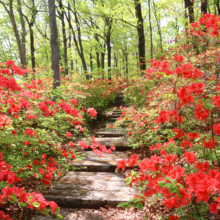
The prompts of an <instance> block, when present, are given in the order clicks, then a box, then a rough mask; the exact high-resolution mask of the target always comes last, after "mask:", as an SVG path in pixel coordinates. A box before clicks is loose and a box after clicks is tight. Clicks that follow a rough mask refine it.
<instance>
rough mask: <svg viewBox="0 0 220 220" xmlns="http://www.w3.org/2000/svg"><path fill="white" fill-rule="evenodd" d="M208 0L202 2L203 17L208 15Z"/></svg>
mask: <svg viewBox="0 0 220 220" xmlns="http://www.w3.org/2000/svg"><path fill="white" fill-rule="evenodd" d="M207 7H208V0H201V14H202V16H203V15H205V14H206V13H207Z"/></svg>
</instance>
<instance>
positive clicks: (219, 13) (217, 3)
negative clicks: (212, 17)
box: [216, 0, 220, 15]
mask: <svg viewBox="0 0 220 220" xmlns="http://www.w3.org/2000/svg"><path fill="white" fill-rule="evenodd" d="M216 7H217V9H218V15H220V6H219V0H217V1H216Z"/></svg>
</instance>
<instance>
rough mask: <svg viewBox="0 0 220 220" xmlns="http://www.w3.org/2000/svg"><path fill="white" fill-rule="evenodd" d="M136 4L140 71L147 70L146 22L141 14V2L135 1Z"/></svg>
mask: <svg viewBox="0 0 220 220" xmlns="http://www.w3.org/2000/svg"><path fill="white" fill-rule="evenodd" d="M134 4H135V14H136V18H137V31H138V53H139V62H140V70H145V69H146V63H145V36H144V25H143V23H144V21H143V17H142V12H141V3H140V1H139V0H134Z"/></svg>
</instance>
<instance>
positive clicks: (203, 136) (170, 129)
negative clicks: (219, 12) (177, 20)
mask: <svg viewBox="0 0 220 220" xmlns="http://www.w3.org/2000/svg"><path fill="white" fill-rule="evenodd" d="M219 21H220V18H219V17H218V16H215V15H210V14H206V15H205V16H204V17H202V18H201V19H200V20H199V23H195V24H192V25H191V26H192V28H191V29H190V30H189V31H190V33H191V34H192V35H194V36H196V37H198V40H201V38H203V39H204V38H205V40H206V41H208V42H210V44H208V46H210V47H206V48H205V50H204V48H198V49H199V51H200V50H201V51H202V49H203V51H202V52H203V54H199V55H195V54H194V56H192V54H190V55H189V54H188V53H186V51H187V50H188V49H189V48H187V49H186V50H184V48H181V52H182V54H183V55H185V56H180V55H177V54H172V53H171V54H169V56H168V57H169V59H168V57H167V59H166V57H164V58H162V59H161V60H158V61H156V60H152V61H151V62H152V67H151V68H149V69H148V70H147V73H146V78H147V79H148V80H152V81H153V82H154V85H155V87H154V88H153V89H150V90H149V89H148V88H147V86H145V85H143V86H142V87H141V88H142V94H146V96H145V97H143V98H142V101H141V102H142V103H144V102H145V106H144V107H140V108H137V109H134V108H130V109H126V108H125V109H123V112H122V116H123V117H121V123H124V124H127V126H128V131H127V135H128V137H130V140H131V142H132V143H133V146H134V147H140V146H142V147H147V148H149V149H150V151H151V153H152V155H153V156H151V157H150V158H145V159H142V160H140V159H139V157H138V156H137V155H132V156H131V158H128V159H127V160H126V159H124V160H121V161H119V162H118V166H117V169H122V170H124V169H125V167H126V166H128V167H134V166H135V165H138V166H139V169H140V171H139V172H134V171H132V172H131V174H130V176H129V177H127V178H126V181H127V185H130V186H133V185H137V184H138V185H139V186H140V187H142V189H143V190H142V193H141V194H139V195H137V196H136V197H135V198H133V199H132V200H131V201H130V202H128V203H125V204H122V205H123V206H124V207H130V206H131V205H134V206H135V207H138V208H142V207H143V203H144V201H145V199H146V198H150V197H152V196H155V195H157V196H158V198H160V199H162V200H163V202H164V206H165V207H166V208H167V209H168V210H169V211H170V216H169V219H217V218H218V216H219V213H220V187H219V186H220V160H219V157H220V153H219V152H220V148H219V146H220V145H219V144H220V136H219V135H220V122H219V115H220V109H219V108H220V104H219V103H220V94H219V91H220V89H219V70H220V69H219V68H218V62H219V55H218V54H219V51H218V49H215V50H213V49H212V45H213V42H215V41H217V40H218V39H216V37H218V36H219V28H220V26H219ZM215 39H216V40H215ZM193 43H194V42H193ZM196 46H198V45H195V44H194V45H192V47H191V48H193V47H196ZM178 50H180V48H179V47H178V48H177V49H176V51H178ZM173 51H175V50H172V52H173ZM178 54H180V51H179V53H178ZM208 54H210V56H209V57H208V56H207V55H208ZM204 57H206V59H204ZM201 58H203V59H201ZM199 60H200V63H199ZM143 82H144V80H143ZM145 82H146V80H145ZM146 85H147V84H146ZM131 92H133V89H132V88H130V91H129V90H128V91H127V93H131ZM133 94H136V93H135V92H133Z"/></svg>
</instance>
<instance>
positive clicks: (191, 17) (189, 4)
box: [184, 0, 195, 23]
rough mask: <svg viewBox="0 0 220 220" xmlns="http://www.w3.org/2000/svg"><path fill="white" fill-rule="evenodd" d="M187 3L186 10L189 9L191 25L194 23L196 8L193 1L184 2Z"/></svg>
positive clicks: (186, 0)
mask: <svg viewBox="0 0 220 220" xmlns="http://www.w3.org/2000/svg"><path fill="white" fill-rule="evenodd" d="M184 1H185V8H186V9H187V8H188V12H189V23H194V22H195V18H194V8H193V0H184Z"/></svg>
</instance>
